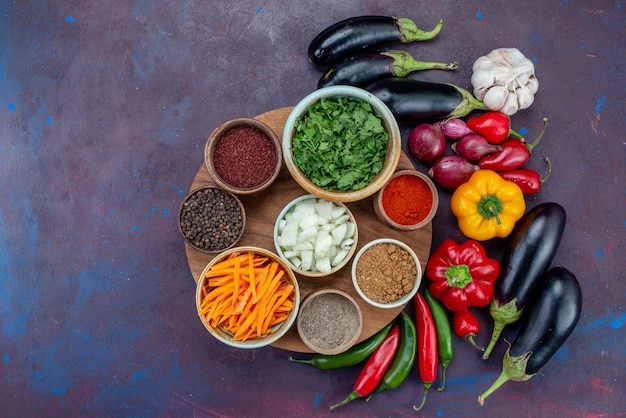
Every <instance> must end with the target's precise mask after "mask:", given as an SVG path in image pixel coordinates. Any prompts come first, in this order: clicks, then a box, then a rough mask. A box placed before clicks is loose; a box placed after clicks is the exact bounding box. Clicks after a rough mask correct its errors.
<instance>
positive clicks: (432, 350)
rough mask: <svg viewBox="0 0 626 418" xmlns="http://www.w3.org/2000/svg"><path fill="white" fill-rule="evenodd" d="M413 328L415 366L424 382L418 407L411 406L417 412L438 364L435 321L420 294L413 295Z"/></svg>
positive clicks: (432, 380)
mask: <svg viewBox="0 0 626 418" xmlns="http://www.w3.org/2000/svg"><path fill="white" fill-rule="evenodd" d="M413 299H414V300H415V328H416V329H417V366H418V370H419V374H420V379H422V382H424V396H423V398H422V403H421V404H420V406H415V405H413V409H415V410H416V411H419V410H420V409H422V407H423V406H424V403H426V395H427V394H428V389H430V388H431V386H432V385H433V383H434V382H435V380H437V365H438V364H439V351H438V350H439V347H438V345H437V344H438V342H437V329H436V328H435V320H434V319H433V315H432V313H431V312H430V308H429V307H428V303H426V299H425V298H424V296H422V294H421V293H420V292H417V293H416V294H415V297H414V298H413Z"/></svg>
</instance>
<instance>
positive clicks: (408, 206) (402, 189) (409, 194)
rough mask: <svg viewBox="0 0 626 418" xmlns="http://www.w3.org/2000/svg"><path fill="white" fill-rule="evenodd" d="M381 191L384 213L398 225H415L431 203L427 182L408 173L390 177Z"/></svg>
mask: <svg viewBox="0 0 626 418" xmlns="http://www.w3.org/2000/svg"><path fill="white" fill-rule="evenodd" d="M382 193H383V194H382V204H383V210H384V211H385V214H387V216H388V217H389V218H390V219H391V220H392V221H394V222H395V223H397V224H400V225H415V224H417V223H419V222H421V221H423V220H424V219H425V218H426V217H427V216H428V213H429V212H430V209H431V207H432V205H433V194H432V192H431V190H430V188H429V187H428V184H426V182H425V181H424V180H422V179H420V178H419V177H416V176H412V175H409V174H403V175H400V176H397V177H394V178H392V179H391V180H390V181H389V183H388V184H387V186H385V188H384V190H383V192H382Z"/></svg>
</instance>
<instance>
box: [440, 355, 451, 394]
mask: <svg viewBox="0 0 626 418" xmlns="http://www.w3.org/2000/svg"><path fill="white" fill-rule="evenodd" d="M449 365H450V360H441V366H442V367H441V386H439V387H438V388H437V390H438V391H439V392H441V391H442V390H443V389H444V388H445V387H446V370H447V369H448V366H449Z"/></svg>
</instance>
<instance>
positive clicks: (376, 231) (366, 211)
mask: <svg viewBox="0 0 626 418" xmlns="http://www.w3.org/2000/svg"><path fill="white" fill-rule="evenodd" d="M291 109H293V108H292V107H284V108H281V109H276V110H272V111H269V112H267V113H263V114H261V115H259V116H257V117H256V118H255V119H258V120H260V121H262V122H264V123H265V124H267V125H269V126H270V127H271V128H272V129H273V130H274V132H276V134H277V135H278V137H279V138H281V139H282V136H283V127H284V125H285V121H286V120H287V117H288V116H289V113H290V112H291ZM397 169H398V170H400V169H414V167H413V165H412V164H411V161H410V160H409V158H408V157H407V156H406V155H405V154H404V153H403V154H402V156H401V157H400V163H399V164H398V168H397ZM207 184H214V183H213V181H212V179H211V177H210V176H209V173H208V172H207V170H206V166H205V165H204V164H202V166H201V167H200V169H199V170H198V173H197V174H196V177H195V179H194V181H193V183H192V184H191V190H193V189H195V188H197V187H200V186H204V185H207ZM304 194H308V192H307V191H305V190H304V189H303V188H302V187H300V185H298V184H297V183H296V181H295V180H293V178H292V177H291V175H290V174H289V171H288V170H287V168H286V167H284V166H283V167H282V169H281V172H280V174H279V176H278V178H277V179H276V181H275V183H274V184H272V186H270V187H269V188H268V189H267V190H265V191H264V192H262V193H261V194H260V195H251V196H240V198H241V201H242V202H243V204H244V207H245V208H246V215H247V220H246V231H245V233H244V236H243V238H242V240H241V242H240V243H239V245H252V246H257V247H262V248H265V249H268V250H270V251H272V252H276V248H275V247H274V238H273V234H274V223H275V221H276V218H277V217H278V214H279V213H280V211H281V210H282V209H283V207H284V206H285V205H286V204H287V203H289V202H290V201H291V200H293V199H295V198H296V197H298V196H301V195H304ZM372 199H373V197H369V198H366V199H364V200H361V201H359V202H352V203H347V206H348V207H349V208H350V210H351V211H352V213H353V214H354V216H355V218H356V222H357V226H358V228H359V242H358V247H357V251H358V249H360V248H361V247H362V246H363V245H364V244H366V243H367V242H369V241H372V240H374V239H377V238H395V239H398V240H400V241H402V242H404V243H406V244H407V245H409V246H410V247H411V248H413V250H414V251H415V253H416V254H417V256H418V257H419V259H420V264H421V266H422V271H424V269H425V268H426V261H427V260H428V256H429V255H430V246H431V242H432V223H429V224H428V225H426V226H425V227H423V228H421V229H419V230H417V231H397V230H395V229H391V228H389V227H387V226H385V225H383V224H382V223H381V222H380V221H379V220H378V218H376V215H375V213H374V207H373V201H372ZM185 252H186V254H187V261H188V263H189V268H190V270H191V274H192V275H193V278H194V280H195V281H196V282H197V281H198V279H199V277H200V274H202V271H203V270H204V267H205V266H206V265H207V263H208V262H209V261H211V259H212V258H213V257H214V255H211V254H204V253H202V252H200V251H197V250H195V249H193V248H192V247H190V246H189V245H187V244H186V243H185ZM350 269H351V263H347V264H346V266H345V267H343V268H342V269H341V270H339V271H338V272H337V273H335V274H333V275H331V276H328V277H325V278H309V277H305V276H302V275H298V274H296V276H297V279H298V283H299V285H300V292H301V297H302V298H304V297H306V295H308V294H309V293H310V292H311V291H313V290H315V289H319V288H322V287H335V288H338V289H341V290H344V291H346V292H347V293H349V294H350V295H352V296H353V297H354V298H355V299H356V300H357V301H358V303H359V305H360V307H361V310H362V312H363V330H362V331H361V336H360V338H359V340H358V342H361V341H363V340H365V339H366V338H369V337H370V336H372V335H374V334H375V333H376V332H377V331H379V330H380V329H382V328H383V327H384V326H385V325H387V324H388V323H389V322H391V321H392V320H393V319H394V318H395V317H396V316H397V315H398V314H399V313H400V311H402V309H404V306H403V307H400V308H396V309H379V308H374V307H372V306H370V305H368V304H367V303H365V301H363V299H361V298H360V297H359V296H358V294H357V293H356V290H355V289H354V286H353V285H352V279H351V276H350ZM405 306H406V305H405ZM273 346H274V347H277V348H281V349H284V350H290V351H296V352H302V353H311V352H312V351H311V350H310V349H309V348H308V347H307V346H306V345H304V343H303V342H302V340H301V339H300V336H299V335H298V332H297V330H296V327H295V325H294V326H293V327H292V328H291V330H289V332H288V333H287V334H286V335H285V336H284V337H283V338H281V339H280V340H278V341H277V342H275V343H274V344H273Z"/></svg>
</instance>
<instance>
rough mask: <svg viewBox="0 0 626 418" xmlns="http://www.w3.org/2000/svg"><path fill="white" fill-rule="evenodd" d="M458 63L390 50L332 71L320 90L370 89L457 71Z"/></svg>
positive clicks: (361, 56)
mask: <svg viewBox="0 0 626 418" xmlns="http://www.w3.org/2000/svg"><path fill="white" fill-rule="evenodd" d="M457 67H458V64H457V63H456V62H453V63H445V62H426V61H418V60H416V59H415V58H413V56H411V54H409V53H408V52H406V51H400V50H390V51H381V52H362V53H358V54H355V55H352V56H350V57H349V58H346V59H345V60H343V61H341V62H339V63H337V64H335V65H333V66H332V67H330V68H328V69H327V70H326V72H324V74H323V75H322V77H321V78H320V80H319V81H318V83H317V88H322V87H327V86H334V85H338V84H342V85H348V86H354V87H361V88H364V87H367V85H368V84H371V83H373V82H374V81H376V80H380V79H381V78H386V77H404V76H406V75H408V74H410V73H412V72H414V71H423V70H455V69H456V68H457Z"/></svg>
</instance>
